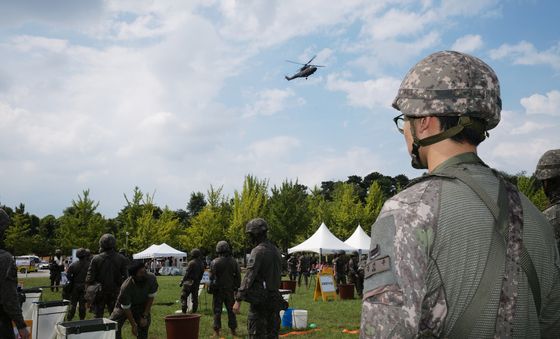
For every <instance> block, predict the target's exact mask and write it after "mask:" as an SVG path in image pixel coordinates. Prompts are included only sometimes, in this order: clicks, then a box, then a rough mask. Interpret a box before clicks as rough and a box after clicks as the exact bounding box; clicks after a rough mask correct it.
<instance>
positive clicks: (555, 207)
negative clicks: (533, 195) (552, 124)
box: [535, 149, 560, 250]
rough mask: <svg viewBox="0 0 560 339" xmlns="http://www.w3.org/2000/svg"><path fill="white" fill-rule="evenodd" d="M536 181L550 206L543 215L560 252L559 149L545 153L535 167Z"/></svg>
mask: <svg viewBox="0 0 560 339" xmlns="http://www.w3.org/2000/svg"><path fill="white" fill-rule="evenodd" d="M535 176H536V177H537V179H539V180H541V182H542V184H543V188H544V193H545V194H546V197H547V198H548V202H549V203H550V205H549V206H548V208H547V209H546V210H544V212H543V213H544V215H545V216H546V218H547V219H548V221H550V223H551V224H552V227H553V228H554V236H555V238H556V244H557V246H558V249H559V250H560V149H554V150H550V151H547V152H546V153H545V154H543V156H542V157H541V159H540V160H539V163H538V165H537V170H536V171H535Z"/></svg>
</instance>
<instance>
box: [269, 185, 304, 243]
mask: <svg viewBox="0 0 560 339" xmlns="http://www.w3.org/2000/svg"><path fill="white" fill-rule="evenodd" d="M306 191H307V187H305V186H303V185H300V184H298V182H297V180H296V182H295V183H294V182H292V181H288V180H286V181H284V182H283V183H282V185H281V186H280V187H276V186H274V187H273V188H272V196H271V197H270V199H269V201H268V213H267V221H268V223H269V227H270V228H269V231H268V235H269V238H270V239H271V240H272V241H273V242H275V243H276V244H277V245H278V246H279V247H280V248H281V249H282V250H284V251H286V250H287V249H288V248H289V247H291V246H293V245H295V240H296V239H295V236H296V235H297V234H300V233H302V231H305V230H306V229H307V228H308V227H309V224H310V220H311V219H310V215H309V209H308V207H307V204H308V200H307V192H306Z"/></svg>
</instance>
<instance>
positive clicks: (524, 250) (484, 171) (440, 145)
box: [360, 51, 560, 338]
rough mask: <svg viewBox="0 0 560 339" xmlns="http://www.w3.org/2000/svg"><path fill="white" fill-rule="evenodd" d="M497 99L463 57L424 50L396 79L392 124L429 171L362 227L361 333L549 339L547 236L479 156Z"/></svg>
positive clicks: (556, 272)
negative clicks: (366, 232) (365, 237)
mask: <svg viewBox="0 0 560 339" xmlns="http://www.w3.org/2000/svg"><path fill="white" fill-rule="evenodd" d="M501 104H502V103H501V98H500V86H499V82H498V77H497V76H496V74H495V73H494V71H493V70H492V68H490V66H488V65H487V64H485V63H484V62H483V61H481V60H480V59H478V58H475V57H473V56H470V55H467V54H464V53H459V52H453V51H443V52H437V53H434V54H432V55H430V56H428V57H426V58H425V59H423V60H421V61H420V62H419V63H418V64H416V65H415V66H414V67H413V68H412V69H411V70H410V71H409V72H408V74H407V75H406V76H405V78H404V80H403V82H402V84H401V86H400V89H399V91H398V94H397V97H396V98H395V100H394V101H393V107H395V108H396V109H398V110H399V111H401V113H402V114H401V115H399V116H397V117H395V118H394V121H395V123H396V125H397V128H398V130H399V131H400V132H401V133H403V134H404V141H405V143H406V146H407V148H408V152H409V154H410V155H411V157H412V166H413V167H415V168H423V169H427V170H428V174H427V175H425V176H423V177H422V178H419V179H417V180H416V181H414V182H412V183H411V184H410V185H409V186H408V187H407V188H406V189H405V190H403V191H401V192H400V193H398V194H397V195H395V196H394V197H392V198H391V199H389V200H387V201H386V202H385V204H384V206H383V209H382V211H381V213H380V215H379V217H378V218H377V220H376V221H375V224H374V225H373V226H372V232H371V239H372V245H371V248H370V251H369V258H368V263H367V265H366V268H365V283H364V297H363V298H364V299H363V307H362V320H361V326H360V331H361V337H362V338H373V337H375V338H388V337H401V338H411V337H424V336H428V337H447V338H457V337H461V338H463V337H472V338H494V337H497V338H505V337H507V338H512V337H513V338H539V337H551V338H552V337H558V334H559V333H560V258H559V255H558V250H557V248H556V244H555V241H554V235H553V229H552V227H551V226H550V224H549V223H548V221H547V220H546V218H545V217H544V216H543V214H542V213H540V211H539V210H538V209H537V208H536V207H535V206H534V205H533V204H532V203H531V202H530V201H529V200H528V199H527V198H526V197H525V196H523V195H522V194H521V193H519V191H518V190H517V188H516V187H515V186H513V185H511V184H510V183H509V182H508V181H507V180H505V179H503V178H502V177H501V176H500V175H499V173H498V172H497V171H494V170H492V169H491V168H489V167H488V166H487V165H486V164H485V163H484V162H483V161H482V160H481V159H480V158H479V157H478V155H477V146H478V145H479V144H480V143H481V142H482V141H483V140H484V139H485V138H486V136H487V135H488V133H487V131H488V130H491V129H492V128H494V127H496V125H498V123H499V121H500V111H501Z"/></svg>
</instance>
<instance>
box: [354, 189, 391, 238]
mask: <svg viewBox="0 0 560 339" xmlns="http://www.w3.org/2000/svg"><path fill="white" fill-rule="evenodd" d="M384 203H385V197H384V196H383V192H382V191H381V187H380V186H379V184H378V183H377V181H374V182H373V183H372V184H371V186H370V187H369V190H368V195H367V197H366V203H365V206H364V212H363V214H362V218H361V219H360V224H361V225H362V226H363V227H364V230H365V231H366V232H367V233H369V231H370V226H371V225H373V223H374V222H375V220H377V216H378V215H379V212H380V211H381V208H382V207H383V204H384Z"/></svg>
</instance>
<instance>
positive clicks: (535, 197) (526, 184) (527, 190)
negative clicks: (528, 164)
mask: <svg viewBox="0 0 560 339" xmlns="http://www.w3.org/2000/svg"><path fill="white" fill-rule="evenodd" d="M516 181H517V188H518V189H519V191H520V192H522V193H523V194H525V196H526V197H527V198H529V200H531V202H532V203H533V204H534V205H535V206H537V208H538V209H539V210H540V211H544V210H545V209H546V207H547V206H548V199H547V198H546V195H545V194H544V190H543V188H542V186H541V185H540V183H539V181H538V180H537V179H536V178H535V177H534V176H532V177H527V176H525V175H524V173H521V174H518V175H517V180H516Z"/></svg>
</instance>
